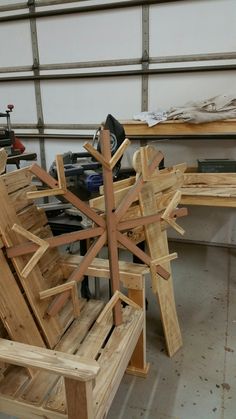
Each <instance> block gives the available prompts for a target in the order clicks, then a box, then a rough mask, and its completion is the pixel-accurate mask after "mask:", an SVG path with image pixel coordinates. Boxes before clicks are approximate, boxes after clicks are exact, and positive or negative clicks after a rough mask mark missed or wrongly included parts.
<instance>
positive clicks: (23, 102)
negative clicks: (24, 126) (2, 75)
mask: <svg viewBox="0 0 236 419" xmlns="http://www.w3.org/2000/svg"><path fill="white" fill-rule="evenodd" d="M0 98H1V103H0V106H1V108H0V112H2V111H4V110H5V108H6V106H7V105H8V104H9V103H12V104H13V105H14V106H15V109H14V110H13V112H12V114H11V120H12V123H13V124H14V123H36V122H37V113H36V103H35V91H34V85H33V83H32V82H21V83H17V82H14V83H13V82H11V83H0Z"/></svg>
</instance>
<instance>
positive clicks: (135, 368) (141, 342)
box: [126, 283, 150, 377]
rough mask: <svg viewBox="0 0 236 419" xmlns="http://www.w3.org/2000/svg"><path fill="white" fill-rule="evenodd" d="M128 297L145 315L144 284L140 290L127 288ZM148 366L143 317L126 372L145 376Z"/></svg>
mask: <svg viewBox="0 0 236 419" xmlns="http://www.w3.org/2000/svg"><path fill="white" fill-rule="evenodd" d="M128 297H129V299H130V300H132V301H134V302H135V303H136V304H138V305H139V306H140V307H141V308H142V309H143V310H144V316H145V284H144V283H143V289H142V290H135V289H129V290H128ZM149 368H150V364H149V363H147V360H146V319H144V324H143V331H142V333H141V334H140V336H139V339H138V342H137V345H136V347H135V349H134V352H133V354H132V357H131V358H130V362H129V365H128V367H127V369H126V373H127V374H131V375H135V376H138V377H146V376H147V374H148V371H149Z"/></svg>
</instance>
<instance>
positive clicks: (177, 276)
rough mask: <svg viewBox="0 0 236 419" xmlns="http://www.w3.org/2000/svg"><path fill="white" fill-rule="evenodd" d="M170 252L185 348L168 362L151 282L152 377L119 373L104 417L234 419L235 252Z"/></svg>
mask: <svg viewBox="0 0 236 419" xmlns="http://www.w3.org/2000/svg"><path fill="white" fill-rule="evenodd" d="M170 247H171V251H174V250H175V251H177V252H178V255H179V259H178V260H177V261H174V262H173V263H172V267H173V274H174V284H175V295H176V304H177V311H178V315H179V320H180V325H181V330H182V335H183V341H184V346H183V348H182V349H181V350H180V351H179V352H178V353H177V354H176V355H175V356H174V357H173V358H172V359H169V358H168V357H167V355H166V353H165V345H164V340H163V336H162V330H161V323H160V320H159V319H160V316H159V313H158V309H157V304H156V302H155V299H154V297H153V295H152V293H151V289H150V283H149V284H148V286H147V297H148V301H149V306H148V311H147V358H148V361H149V362H150V363H151V367H150V373H149V376H148V377H147V378H146V379H142V378H136V377H132V376H128V375H125V376H124V378H123V381H122V384H121V386H120V388H119V391H118V393H117V395H116V398H115V400H114V401H113V404H112V407H111V410H110V413H109V415H108V419H137V418H142V419H208V418H209V419H210V418H214V419H236V397H235V394H236V357H235V354H236V250H228V249H225V248H219V247H207V246H196V245H186V244H185V245H184V244H176V243H172V244H171V246H170Z"/></svg>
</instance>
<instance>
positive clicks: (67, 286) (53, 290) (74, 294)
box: [39, 281, 80, 317]
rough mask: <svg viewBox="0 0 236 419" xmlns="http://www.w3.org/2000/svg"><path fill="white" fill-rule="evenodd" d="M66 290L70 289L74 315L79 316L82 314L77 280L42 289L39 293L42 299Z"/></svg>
mask: <svg viewBox="0 0 236 419" xmlns="http://www.w3.org/2000/svg"><path fill="white" fill-rule="evenodd" d="M65 291H70V294H71V299H72V303H73V309H74V315H75V317H78V315H79V314H80V308H79V298H78V290H77V283H76V282H75V281H70V282H66V283H65V284H61V285H58V286H56V287H54V288H50V289H48V290H45V291H41V292H40V293H39V296H40V299H41V300H43V299H45V298H49V297H52V296H53V295H57V294H61V293H63V292H65Z"/></svg>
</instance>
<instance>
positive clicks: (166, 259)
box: [152, 252, 178, 265]
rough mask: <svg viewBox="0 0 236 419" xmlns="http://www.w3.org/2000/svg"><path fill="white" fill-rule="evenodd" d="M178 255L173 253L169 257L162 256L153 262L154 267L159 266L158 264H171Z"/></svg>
mask: <svg viewBox="0 0 236 419" xmlns="http://www.w3.org/2000/svg"><path fill="white" fill-rule="evenodd" d="M177 257H178V255H177V253H176V252H175V253H171V254H169V255H166V256H162V257H160V258H157V259H154V260H152V263H153V264H154V265H156V264H158V263H165V262H170V261H171V260H174V259H177Z"/></svg>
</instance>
